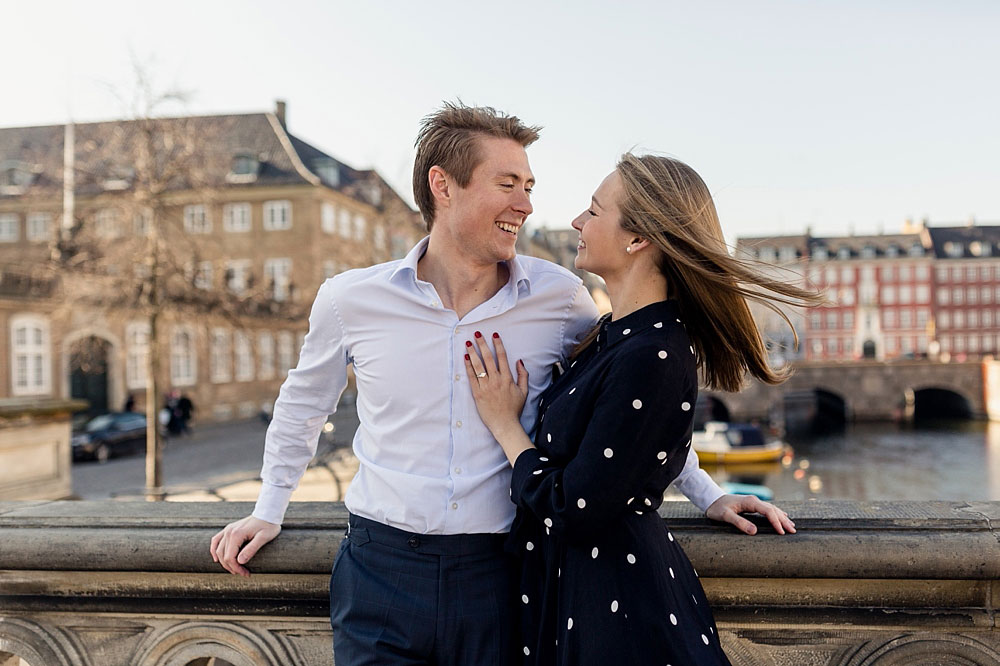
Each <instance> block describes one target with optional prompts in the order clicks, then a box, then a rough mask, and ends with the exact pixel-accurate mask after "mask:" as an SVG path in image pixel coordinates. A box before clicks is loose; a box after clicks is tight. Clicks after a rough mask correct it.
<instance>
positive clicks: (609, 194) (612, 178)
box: [573, 170, 632, 281]
mask: <svg viewBox="0 0 1000 666" xmlns="http://www.w3.org/2000/svg"><path fill="white" fill-rule="evenodd" d="M622 194H623V189H622V182H621V176H619V175H618V171H617V170H616V171H612V172H611V173H610V174H608V177H607V178H605V179H604V181H603V182H602V183H601V185H600V187H598V188H597V191H596V192H594V195H593V197H591V200H590V207H589V208H588V209H587V210H585V211H583V212H582V213H580V214H579V215H578V216H577V217H576V219H575V220H573V228H574V229H576V230H577V231H579V232H580V242H579V245H577V248H576V262H575V265H576V267H577V268H579V269H581V270H585V271H590V272H591V273H596V274H597V275H600V276H601V277H602V278H604V279H605V281H607V279H608V277H609V276H612V277H613V276H614V275H615V273H617V272H618V271H620V270H622V269H624V268H625V266H626V265H627V262H628V259H629V255H628V253H627V252H626V251H625V247H626V246H627V245H628V243H629V240H630V239H631V238H632V235H631V234H628V233H626V232H625V231H624V230H623V229H622V228H621V214H620V213H619V212H618V203H619V202H620V201H621V197H622Z"/></svg>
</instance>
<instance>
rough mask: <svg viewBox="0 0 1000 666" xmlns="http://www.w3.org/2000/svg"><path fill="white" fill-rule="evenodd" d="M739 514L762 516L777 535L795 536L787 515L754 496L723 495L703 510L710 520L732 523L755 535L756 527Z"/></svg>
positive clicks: (793, 526)
mask: <svg viewBox="0 0 1000 666" xmlns="http://www.w3.org/2000/svg"><path fill="white" fill-rule="evenodd" d="M741 513H760V514H763V515H764V516H766V517H767V519H768V520H769V521H770V522H771V525H773V526H774V531H775V532H777V533H778V534H784V533H785V532H790V533H791V534H795V523H793V522H792V519H791V518H789V517H788V514H787V513H785V512H784V511H782V510H781V509H779V508H778V507H776V506H774V505H773V504H771V503H770V502H765V501H763V500H762V499H760V498H759V497H755V496H754V495H723V496H722V497H720V498H719V499H717V500H715V501H714V502H712V505H711V506H710V507H708V509H706V510H705V515H706V516H708V517H709V518H711V519H712V520H718V521H719V522H723V523H732V524H733V525H735V526H736V527H737V528H738V529H740V530H741V531H743V532H746V533H747V534H751V535H752V534H756V533H757V526H756V525H754V524H753V523H751V522H750V521H749V520H747V519H746V518H744V517H742V516H741V515H740V514H741Z"/></svg>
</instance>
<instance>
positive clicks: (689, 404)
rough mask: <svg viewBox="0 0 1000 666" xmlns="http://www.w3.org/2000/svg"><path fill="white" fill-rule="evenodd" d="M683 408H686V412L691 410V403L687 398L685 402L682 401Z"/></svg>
mask: <svg viewBox="0 0 1000 666" xmlns="http://www.w3.org/2000/svg"><path fill="white" fill-rule="evenodd" d="M681 409H682V410H684V411H685V412H689V411H691V403H690V402H687V401H686V400H685V401H684V402H682V403H681Z"/></svg>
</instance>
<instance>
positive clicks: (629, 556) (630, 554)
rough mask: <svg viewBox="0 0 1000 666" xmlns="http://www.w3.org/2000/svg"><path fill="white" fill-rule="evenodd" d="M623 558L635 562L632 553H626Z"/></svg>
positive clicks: (631, 562) (630, 562)
mask: <svg viewBox="0 0 1000 666" xmlns="http://www.w3.org/2000/svg"><path fill="white" fill-rule="evenodd" d="M625 559H626V560H628V563H629V564H635V555H633V554H632V553H629V554H628V555H626V556H625Z"/></svg>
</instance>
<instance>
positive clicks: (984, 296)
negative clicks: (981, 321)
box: [979, 287, 993, 305]
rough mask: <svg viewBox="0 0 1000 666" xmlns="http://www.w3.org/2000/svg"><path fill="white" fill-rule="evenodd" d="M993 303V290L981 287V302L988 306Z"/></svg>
mask: <svg viewBox="0 0 1000 666" xmlns="http://www.w3.org/2000/svg"><path fill="white" fill-rule="evenodd" d="M992 301H993V290H992V289H990V288H989V287H981V288H980V289H979V302H980V303H982V304H984V305H986V304H988V303H991V302H992Z"/></svg>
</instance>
